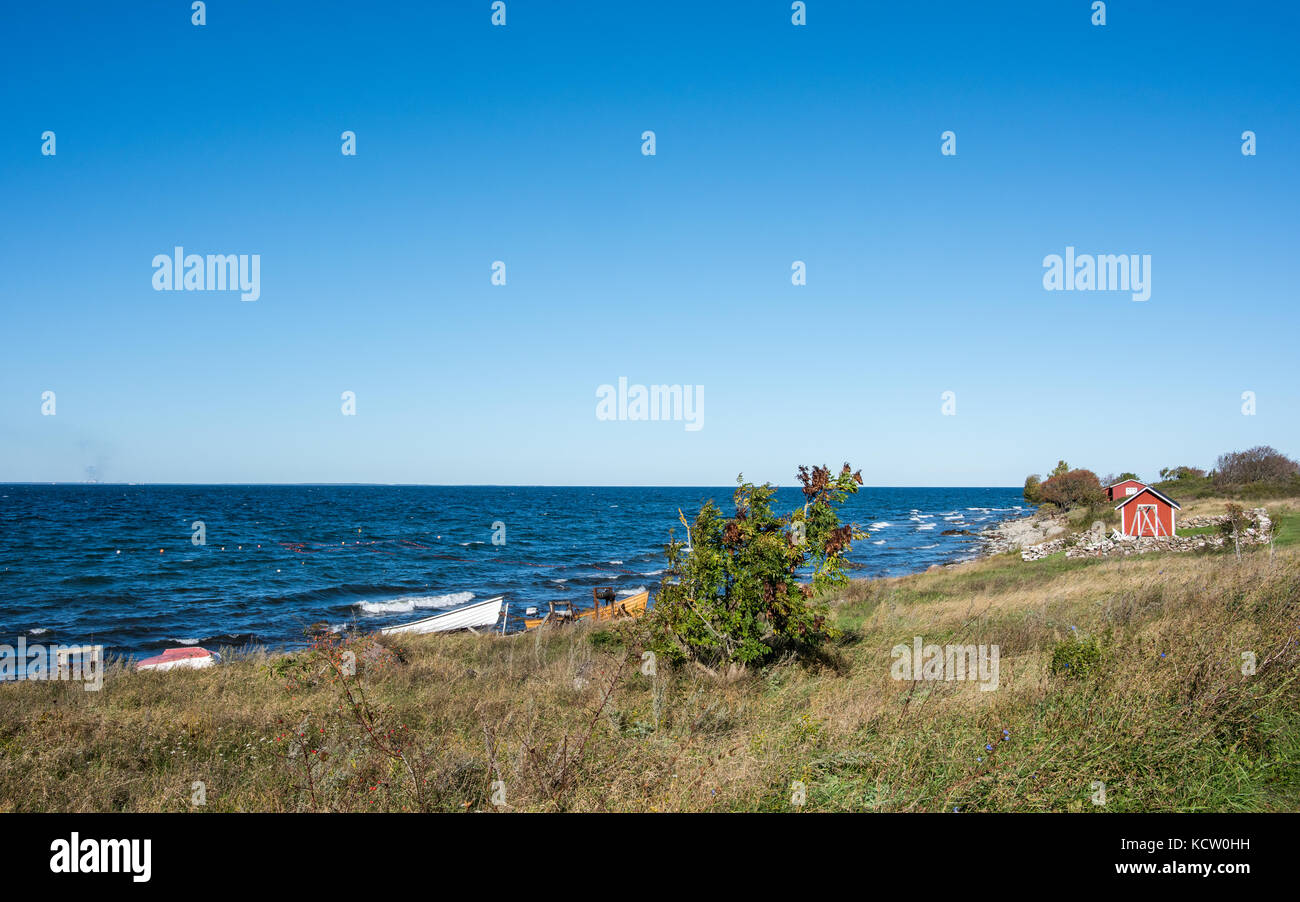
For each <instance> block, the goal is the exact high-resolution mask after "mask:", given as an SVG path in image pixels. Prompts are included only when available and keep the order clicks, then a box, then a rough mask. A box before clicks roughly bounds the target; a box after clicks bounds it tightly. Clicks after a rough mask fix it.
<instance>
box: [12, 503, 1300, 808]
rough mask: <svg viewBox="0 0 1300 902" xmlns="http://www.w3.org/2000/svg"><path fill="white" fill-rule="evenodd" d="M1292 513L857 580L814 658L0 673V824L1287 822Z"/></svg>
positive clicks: (476, 644)
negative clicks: (510, 818) (1041, 555)
mask: <svg viewBox="0 0 1300 902" xmlns="http://www.w3.org/2000/svg"><path fill="white" fill-rule="evenodd" d="M1207 504H1209V502H1207ZM1220 505H1221V502H1220ZM1200 512H1201V513H1217V512H1219V511H1217V510H1209V509H1207V510H1204V511H1200ZM1294 520H1295V517H1294V516H1293V517H1291V518H1290V519H1286V518H1284V521H1283V522H1284V523H1286V524H1287V529H1288V532H1287V533H1286V536H1287V539H1286V541H1280V542H1279V543H1278V546H1277V548H1276V550H1275V551H1270V550H1269V549H1268V548H1258V549H1252V550H1251V551H1249V552H1248V553H1245V554H1243V556H1242V558H1241V559H1240V560H1238V559H1237V558H1236V557H1235V556H1234V555H1232V554H1231V553H1219V552H1213V553H1197V554H1150V555H1142V556H1134V557H1128V558H1121V559H1109V560H1106V559H1103V560H1098V559H1088V560H1075V561H1071V560H1066V559H1065V558H1064V556H1063V555H1062V556H1056V557H1053V558H1048V559H1045V560H1043V561H1039V562H1035V563H1023V562H1021V561H1020V560H1019V557H1018V556H1017V555H1015V554H1008V555H1001V556H999V557H996V558H990V559H986V560H982V561H978V562H972V563H968V564H963V565H958V566H953V567H946V568H941V569H938V570H932V571H930V572H927V573H923V574H917V575H913V576H908V577H903V578H899V579H888V580H877V581H869V582H868V581H861V582H855V583H853V584H852V585H851V586H849V587H847V588H846V589H845V590H843V591H842V592H840V593H837V595H836V597H835V598H833V599H832V601H833V605H834V612H835V617H836V620H837V622H838V624H839V625H840V627H841V628H842V629H843V631H844V635H843V638H842V639H841V640H839V642H838V643H837V644H836V646H835V648H834V649H833V650H832V653H831V654H830V655H829V656H828V657H827V658H826V660H824V661H822V662H820V663H818V664H816V665H799V664H794V663H789V662H785V663H780V664H774V665H772V666H769V667H767V668H764V669H753V670H750V671H748V672H744V673H740V674H734V675H732V676H731V677H729V678H726V679H723V678H717V677H713V676H710V675H707V674H705V673H702V672H699V671H697V670H694V669H689V668H687V669H680V670H676V671H671V672H670V671H669V669H668V668H667V667H665V666H663V665H662V664H661V665H660V666H658V667H657V668H651V667H649V665H648V663H647V662H646V661H645V660H644V659H643V657H642V650H641V646H640V640H639V637H638V634H637V630H638V628H639V625H638V624H635V623H629V624H624V625H623V626H621V627H619V628H616V629H604V630H593V629H590V628H585V627H570V628H567V629H553V630H548V631H539V632H534V633H530V634H524V635H518V636H513V637H505V638H501V637H475V636H471V635H457V636H430V637H415V638H410V639H403V640H402V641H401V642H389V641H387V640H385V643H384V644H383V645H381V644H379V643H378V642H376V641H375V640H374V639H373V638H366V639H361V640H357V641H355V642H353V643H351V644H349V645H347V646H338V645H333V644H324V645H321V646H318V647H317V648H315V649H313V650H311V651H306V652H302V653H299V654H296V655H292V656H274V657H273V656H266V655H260V654H253V655H246V656H242V657H238V658H236V659H235V660H233V661H231V662H230V663H229V664H228V665H227V666H223V667H220V668H214V669H211V670H206V671H191V672H173V673H162V674H159V673H145V674H136V673H133V672H128V671H125V670H123V669H118V670H115V671H113V672H111V673H110V674H109V676H108V678H107V680H106V682H105V685H104V687H103V689H102V691H100V692H86V691H84V690H83V689H82V687H81V686H80V685H77V684H66V683H62V684H61V683H18V684H13V683H10V684H4V685H0V808H3V809H4V810H10V811H13V810H19V811H45V810H58V811H110V810H111V811H123V810H129V811H177V812H181V811H196V812H201V811H230V810H267V811H315V810H319V811H355V810H362V811H364V810H383V811H389V810H399V811H400V810H443V811H460V810H489V811H491V810H507V811H520V810H524V811H528V810H541V811H550V810H570V811H607V810H634V811H754V810H759V811H791V810H804V811H847V810H854V811H856V810H872V811H936V812H952V811H954V810H956V811H961V812H970V811H991V810H997V811H1083V812H1091V811H1275V810H1290V811H1294V810H1300V682H1298V681H1297V676H1298V675H1300V670H1298V669H1297V664H1298V663H1300V547H1297V545H1296V544H1295V538H1296V535H1295V530H1294V527H1292V526H1291V525H1290V524H1291V522H1292V521H1294ZM918 635H919V636H922V637H924V641H925V642H926V643H937V644H946V643H950V642H951V643H963V644H964V643H974V644H990V645H991V644H996V645H998V646H999V648H1000V654H1001V657H1000V674H999V688H998V689H997V690H996V691H989V692H984V691H980V689H979V686H978V685H977V683H975V682H960V681H952V682H947V681H917V682H911V681H901V680H896V679H893V678H892V677H891V674H890V669H891V664H892V662H893V659H892V657H891V648H892V647H893V646H895V645H896V644H899V643H903V644H909V645H910V644H911V642H912V640H913V637H914V636H918ZM1246 653H1250V654H1252V655H1253V657H1254V661H1255V662H1256V669H1255V672H1254V673H1253V674H1249V675H1247V674H1245V673H1243V654H1246ZM349 655H354V656H355V658H356V670H357V673H356V675H355V676H350V675H347V671H348V670H349V663H350V661H351V660H352V659H351V657H349ZM1067 663H1068V664H1070V665H1071V666H1070V667H1065V666H1064V665H1065V664H1067ZM200 784H201V785H200ZM1101 784H1104V785H1105V804H1104V805H1096V804H1094V803H1093V799H1094V798H1096V797H1099V796H1098V795H1097V793H1098V787H1099V786H1100V785H1101ZM196 800H199V801H201V802H202V804H196Z"/></svg>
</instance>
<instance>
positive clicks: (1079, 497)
mask: <svg viewBox="0 0 1300 902" xmlns="http://www.w3.org/2000/svg"><path fill="white" fill-rule="evenodd" d="M1043 500H1044V501H1049V502H1051V503H1052V504H1055V505H1056V506H1057V507H1062V508H1071V507H1085V506H1091V505H1100V504H1102V503H1103V502H1104V501H1105V500H1106V492H1105V490H1104V489H1103V488H1102V487H1101V482H1100V480H1098V479H1097V474H1096V473H1094V472H1092V471H1091V470H1069V471H1067V472H1065V473H1058V474H1056V475H1055V476H1053V477H1052V478H1051V479H1049V480H1047V481H1046V482H1044V483H1043Z"/></svg>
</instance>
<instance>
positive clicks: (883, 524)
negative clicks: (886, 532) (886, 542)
mask: <svg viewBox="0 0 1300 902" xmlns="http://www.w3.org/2000/svg"><path fill="white" fill-rule="evenodd" d="M893 525H894V524H893V523H887V522H885V521H884V520H881V521H880V522H879V523H872V524H871V525H870V526H868V527H867V529H884V528H885V527H886V526H893Z"/></svg>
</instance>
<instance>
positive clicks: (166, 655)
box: [135, 645, 221, 671]
mask: <svg viewBox="0 0 1300 902" xmlns="http://www.w3.org/2000/svg"><path fill="white" fill-rule="evenodd" d="M219 663H221V655H219V654H217V653H216V652H215V651H208V650H207V649H206V648H199V647H198V646H197V645H191V646H187V647H185V648H169V649H167V650H166V651H165V652H163V653H162V654H160V655H154V656H153V657H152V658H145V659H144V660H142V661H140V662H138V663H137V664H136V665H135V669H136V670H137V671H139V670H202V669H203V668H204V667H212V666H213V665H215V664H219Z"/></svg>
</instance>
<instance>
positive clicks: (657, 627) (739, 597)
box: [650, 464, 866, 669]
mask: <svg viewBox="0 0 1300 902" xmlns="http://www.w3.org/2000/svg"><path fill="white" fill-rule="evenodd" d="M799 481H800V483H801V484H802V486H803V495H804V499H805V503H804V505H803V507H801V508H798V509H796V510H794V511H792V512H791V513H789V514H787V515H785V516H778V515H777V514H776V513H774V512H773V510H772V498H773V496H774V495H775V494H776V488H775V487H774V486H772V485H771V484H767V483H765V484H763V485H761V486H756V485H754V484H752V483H748V482H745V481H744V478H743V476H742V477H737V479H736V485H737V487H736V491H735V494H734V496H733V500H734V503H735V507H736V513H735V515H734V516H733V517H730V518H725V519H724V518H723V516H722V513H721V511H720V510H719V509H718V508H717V507H716V506H715V505H714V504H713V502H712V501H709V502H708V503H706V504H705V505H704V507H703V508H701V510H700V512H699V514H698V515H697V516H696V517H695V522H694V523H690V524H688V523H686V518H685V516H683V517H682V523H683V525H685V526H686V529H687V536H688V538H689V545H686V544H683V543H681V542H678V541H675V540H670V541H669V543H668V547H667V549H666V551H667V555H668V566H667V567H666V568H665V570H664V575H663V580H662V582H661V584H660V587H659V592H658V595H657V597H656V599H655V607H654V613H653V615H652V617H651V618H650V628H651V647H652V648H655V649H656V650H657V651H659V652H660V653H662V654H665V655H666V656H667V657H668V658H669V659H671V660H676V661H683V660H691V661H695V662H697V663H699V664H701V665H703V666H704V667H706V668H708V669H712V668H714V667H718V666H723V665H741V666H743V665H746V664H750V663H755V662H759V661H763V660H766V659H768V658H769V657H771V656H772V655H773V654H774V653H775V652H776V651H777V650H790V651H794V652H795V653H797V654H801V655H812V654H815V653H816V652H817V650H818V649H820V647H821V646H822V645H823V644H824V643H825V642H826V641H827V640H829V639H831V638H834V637H835V636H836V635H837V632H836V630H835V629H834V628H833V627H832V626H830V624H829V623H828V622H827V616H828V611H827V610H826V608H825V607H824V606H823V605H818V604H815V603H813V602H811V601H810V599H811V598H812V597H813V596H814V595H815V594H817V593H819V592H823V591H825V590H827V589H830V588H833V587H835V586H840V585H843V584H845V583H847V582H848V577H847V576H846V575H845V573H844V554H845V552H847V551H848V550H849V548H850V547H851V543H852V541H853V540H854V539H858V538H863V537H865V535H866V534H865V533H863V532H861V531H858V530H855V529H854V527H853V526H852V525H851V524H849V525H840V522H839V515H838V513H837V512H836V508H837V507H838V506H839V505H840V504H841V503H843V501H844V499H845V498H847V497H848V496H849V495H850V494H852V493H854V492H856V491H857V490H858V486H860V485H861V484H862V474H861V472H857V473H854V472H851V471H850V468H849V465H848V464H845V465H844V468H843V469H842V470H840V472H839V474H838V475H832V474H831V471H830V469H828V468H827V467H815V468H813V469H812V470H809V469H808V468H807V467H800V468H799ZM800 573H804V574H807V576H808V577H809V578H810V582H809V584H803V583H801V582H800V581H799V579H798V575H799V574H800Z"/></svg>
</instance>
